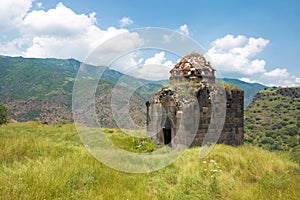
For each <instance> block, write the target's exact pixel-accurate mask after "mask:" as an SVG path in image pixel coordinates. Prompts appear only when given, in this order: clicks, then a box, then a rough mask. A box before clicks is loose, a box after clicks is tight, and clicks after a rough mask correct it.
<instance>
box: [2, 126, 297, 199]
mask: <svg viewBox="0 0 300 200" xmlns="http://www.w3.org/2000/svg"><path fill="white" fill-rule="evenodd" d="M104 131H105V132H106V133H107V134H108V136H109V138H111V139H112V140H113V141H114V143H115V144H116V145H122V148H124V149H127V150H130V151H134V152H138V151H143V152H144V151H151V150H153V149H154V148H155V147H154V146H153V145H152V144H151V143H150V141H149V140H144V141H138V143H141V144H142V147H140V148H139V149H137V148H136V145H137V141H136V140H135V139H132V138H129V137H128V136H125V135H124V134H122V133H121V132H120V130H117V129H104ZM198 154H199V147H197V148H191V149H189V150H187V151H186V152H185V153H184V155H183V156H182V157H181V158H180V159H179V160H177V161H176V162H175V163H173V164H171V165H169V166H168V167H166V168H164V169H162V170H159V171H156V172H151V173H148V174H128V173H123V172H119V171H115V170H113V169H111V168H109V167H107V166H105V165H103V164H101V163H100V162H99V161H97V160H96V159H95V158H93V157H92V156H91V155H90V154H89V153H88V152H87V150H86V149H85V148H84V146H83V145H82V143H81V141H80V139H79V137H78V135H77V132H76V129H75V127H74V125H72V124H67V125H54V126H48V125H41V124H39V123H37V122H28V123H11V124H9V125H7V126H0V199H5V200H9V199H13V200H15V199H125V200H126V199H295V200H296V199H300V190H299V188H300V165H299V164H297V163H296V162H294V161H293V159H292V156H291V155H289V154H288V153H284V152H268V151H265V150H262V149H258V148H254V147H251V146H242V147H238V148H237V147H230V146H225V145H217V146H216V147H215V148H214V150H213V151H212V152H211V153H210V154H209V155H208V157H206V158H204V159H200V158H199V156H198Z"/></svg>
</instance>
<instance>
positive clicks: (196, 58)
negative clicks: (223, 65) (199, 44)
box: [170, 53, 216, 76]
mask: <svg viewBox="0 0 300 200" xmlns="http://www.w3.org/2000/svg"><path fill="white" fill-rule="evenodd" d="M174 71H178V72H180V71H181V72H188V71H197V72H200V73H202V74H201V75H211V76H213V74H214V72H215V71H216V70H215V69H214V68H213V67H212V66H211V64H210V62H208V61H206V59H205V58H204V56H201V55H200V54H198V53H191V54H189V55H187V56H185V57H183V58H182V59H181V60H180V61H179V62H178V63H177V64H176V65H175V67H174V68H173V69H172V70H171V71H170V73H172V72H174ZM197 72H196V73H197Z"/></svg>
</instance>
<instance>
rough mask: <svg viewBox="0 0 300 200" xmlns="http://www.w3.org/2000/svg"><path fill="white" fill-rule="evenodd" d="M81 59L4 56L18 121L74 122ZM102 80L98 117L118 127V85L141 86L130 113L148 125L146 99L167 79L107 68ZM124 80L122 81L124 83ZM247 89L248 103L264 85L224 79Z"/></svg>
mask: <svg viewBox="0 0 300 200" xmlns="http://www.w3.org/2000/svg"><path fill="white" fill-rule="evenodd" d="M80 64H81V63H80V62H79V61H77V60H74V59H65V60H64V59H54V58H48V59H36V58H22V57H6V56H0V72H1V73H0V85H1V87H0V102H2V103H4V104H5V105H6V106H7V107H8V109H9V111H10V114H11V117H12V118H13V119H15V120H17V121H29V120H40V121H46V122H48V123H50V124H52V123H58V122H59V121H60V120H62V119H64V120H68V121H72V113H71V104H72V89H73V84H74V80H75V77H76V74H77V70H78V69H79V68H80ZM100 68H101V69H103V70H104V74H103V76H102V78H101V80H100V81H99V85H98V91H99V90H100V89H101V94H100V93H99V92H98V93H97V94H98V95H97V96H96V104H97V113H98V120H99V122H100V124H102V126H105V127H116V123H115V122H114V120H113V116H112V113H111V109H110V96H111V92H112V90H113V88H114V86H115V84H116V83H117V82H118V81H119V83H118V84H120V85H122V90H123V92H124V93H126V92H127V93H128V92H129V90H130V89H131V88H135V87H137V86H142V87H139V89H138V90H137V91H135V92H134V94H133V95H132V99H133V102H132V104H131V105H130V106H131V109H130V112H131V113H130V115H131V116H132V117H133V120H134V121H135V122H136V123H137V124H139V125H143V124H145V120H146V117H145V113H146V108H145V102H146V101H147V100H149V98H150V97H151V96H152V95H153V94H154V93H155V92H156V91H157V90H158V89H159V88H160V86H161V85H162V84H164V83H166V82H168V80H165V81H148V80H143V79H138V78H134V77H131V76H127V75H124V74H122V73H120V72H117V71H115V70H111V69H108V68H106V67H100ZM120 80H121V82H120ZM224 80H225V81H227V82H230V83H233V84H235V85H237V86H239V87H241V88H242V89H243V90H244V91H245V105H246V106H247V105H248V104H249V102H251V100H252V98H253V95H254V94H255V93H256V92H257V91H258V90H259V89H261V88H263V87H264V86H262V85H256V84H251V83H245V82H242V81H239V80H235V79H224Z"/></svg>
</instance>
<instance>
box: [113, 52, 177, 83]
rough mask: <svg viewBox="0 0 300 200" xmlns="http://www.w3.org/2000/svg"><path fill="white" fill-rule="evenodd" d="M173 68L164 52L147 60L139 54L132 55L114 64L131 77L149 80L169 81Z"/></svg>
mask: <svg viewBox="0 0 300 200" xmlns="http://www.w3.org/2000/svg"><path fill="white" fill-rule="evenodd" d="M173 67H174V64H173V62H172V61H170V60H168V59H167V58H166V54H165V52H164V51H161V52H159V53H155V54H154V55H153V56H152V57H149V58H147V59H144V58H139V56H138V53H131V54H127V55H126V56H124V57H122V58H120V59H119V60H118V61H117V63H114V68H116V69H118V70H120V71H122V72H124V73H126V74H128V75H130V76H134V77H137V78H143V79H147V80H165V79H168V78H169V76H170V73H169V72H170V70H171V69H172V68H173Z"/></svg>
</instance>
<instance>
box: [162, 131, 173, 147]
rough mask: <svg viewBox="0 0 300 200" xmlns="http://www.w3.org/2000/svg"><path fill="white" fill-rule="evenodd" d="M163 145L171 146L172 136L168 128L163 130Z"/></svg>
mask: <svg viewBox="0 0 300 200" xmlns="http://www.w3.org/2000/svg"><path fill="white" fill-rule="evenodd" d="M163 132H164V143H165V145H166V144H171V140H172V134H171V129H170V128H164V129H163Z"/></svg>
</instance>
